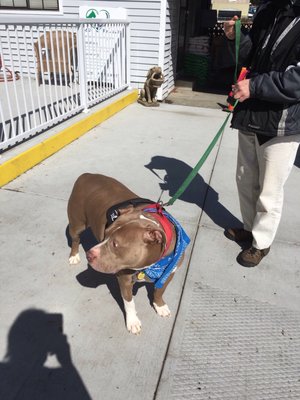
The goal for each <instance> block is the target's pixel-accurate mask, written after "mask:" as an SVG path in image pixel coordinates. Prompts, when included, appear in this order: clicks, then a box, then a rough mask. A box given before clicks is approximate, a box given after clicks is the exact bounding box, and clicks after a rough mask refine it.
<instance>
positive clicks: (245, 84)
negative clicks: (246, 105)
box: [232, 79, 250, 103]
mask: <svg viewBox="0 0 300 400" xmlns="http://www.w3.org/2000/svg"><path fill="white" fill-rule="evenodd" d="M232 92H233V97H234V98H235V99H236V100H238V101H239V102H241V103H242V102H243V101H245V100H247V99H249V97H250V79H244V80H242V81H239V82H237V83H236V84H235V85H232Z"/></svg>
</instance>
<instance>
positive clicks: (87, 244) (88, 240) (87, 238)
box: [79, 198, 153, 252]
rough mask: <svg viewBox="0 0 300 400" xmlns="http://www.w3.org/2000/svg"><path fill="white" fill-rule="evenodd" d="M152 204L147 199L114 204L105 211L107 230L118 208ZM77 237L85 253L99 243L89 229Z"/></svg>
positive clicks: (118, 214)
mask: <svg viewBox="0 0 300 400" xmlns="http://www.w3.org/2000/svg"><path fill="white" fill-rule="evenodd" d="M152 203H153V201H151V200H149V199H141V198H137V199H131V200H126V201H123V202H122V203H119V204H115V205H114V206H112V207H110V208H109V209H108V210H107V211H106V220H107V222H106V228H108V227H109V226H110V225H111V224H112V223H113V222H114V221H115V220H116V219H117V218H118V217H119V216H120V212H119V209H120V208H126V207H128V206H130V205H132V206H133V207H136V206H138V205H139V204H152ZM79 236H80V243H81V245H82V247H83V249H84V251H85V252H87V251H88V250H90V249H91V248H92V247H94V246H96V245H97V244H99V243H100V242H99V241H98V240H97V239H96V237H95V235H94V234H93V231H92V229H91V228H90V227H89V228H87V229H85V230H84V231H82V232H81V233H80V235H79Z"/></svg>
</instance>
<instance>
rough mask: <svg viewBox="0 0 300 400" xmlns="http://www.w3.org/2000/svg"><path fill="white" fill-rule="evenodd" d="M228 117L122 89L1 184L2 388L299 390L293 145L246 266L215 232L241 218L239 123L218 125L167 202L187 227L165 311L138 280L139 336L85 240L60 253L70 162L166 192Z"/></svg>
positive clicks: (25, 397)
mask: <svg viewBox="0 0 300 400" xmlns="http://www.w3.org/2000/svg"><path fill="white" fill-rule="evenodd" d="M224 100H225V99H224ZM102 106H103V107H105V104H103V105H102ZM225 117H226V113H224V112H222V111H221V109H218V108H217V107H216V108H204V107H193V106H185V105H178V104H174V103H173V104H167V103H162V104H160V106H159V107H143V106H142V105H140V104H138V103H132V104H131V105H129V106H127V107H126V108H125V109H123V110H121V111H120V112H118V113H117V114H115V115H114V116H112V117H111V118H109V119H107V120H105V121H104V122H102V123H101V124H100V125H98V126H96V127H94V128H93V129H91V130H90V131H89V132H87V133H86V134H85V135H84V136H82V137H80V138H79V139H78V140H75V141H74V142H72V143H71V144H69V145H68V146H66V147H64V148H63V149H62V150H60V151H58V152H57V153H55V154H54V155H52V156H51V157H50V158H47V159H45V160H43V161H42V162H41V163H40V164H39V165H37V166H35V167H34V168H32V169H30V170H29V171H27V172H25V173H23V174H22V175H21V176H19V177H18V178H16V179H15V180H13V181H12V182H10V183H8V184H7V185H5V186H3V187H2V188H1V189H0V207H1V212H0V243H1V257H0V268H1V283H0V304H1V307H0V319H1V324H0V357H1V363H0V371H1V372H0V398H1V399H3V400H4V399H5V400H12V399H14V400H35V399H38V400H40V399H43V400H47V399H51V400H52V399H55V400H56V399H64V400H69V399H72V400H76V399H78V400H87V399H92V400H102V399H107V400H123V399H126V400H127V399H130V400H140V399H141V398H143V399H144V400H154V399H156V400H173V399H178V400H179V399H180V400H182V399H199V400H202V399H203V400H208V399H211V400H227V399H228V400H267V399H270V400H276V399H278V400H283V399H295V400H296V399H298V400H299V398H300V279H299V278H300V262H299V255H300V254H299V248H300V238H299V226H300V213H299V198H300V185H299V181H300V159H299V158H297V159H296V161H295V166H294V168H293V170H292V173H291V176H290V178H289V180H288V182H287V184H286V191H285V204H284V209H283V215H282V221H281V223H280V226H279V229H278V233H277V236H276V240H275V242H274V244H273V245H272V248H271V251H270V253H269V255H268V256H267V257H266V258H264V259H263V261H262V262H261V264H260V265H259V266H258V267H257V268H251V269H247V268H243V267H242V266H240V265H239V264H238V263H237V262H236V257H237V255H238V253H239V252H240V251H241V248H240V246H239V245H237V244H236V243H234V242H232V241H229V240H228V239H226V237H225V236H224V233H223V232H224V227H226V226H232V225H234V226H235V225H237V224H241V221H240V220H241V217H240V211H239V205H238V198H237V191H236V186H235V164H236V153H237V132H236V131H235V130H232V129H231V128H230V127H229V126H227V127H226V129H225V132H224V134H223V135H222V137H221V139H220V141H219V142H218V143H217V145H216V146H215V147H214V149H213V151H212V153H211V154H210V156H209V158H208V159H207V161H206V162H205V164H204V165H203V167H202V168H201V170H200V171H199V173H198V175H197V176H196V177H195V179H194V180H193V182H192V183H191V185H190V186H189V188H188V189H187V190H186V192H185V193H184V194H183V195H182V196H181V198H180V199H179V200H177V201H176V202H175V203H174V205H172V206H170V207H168V209H167V210H168V211H169V212H171V213H172V215H173V216H174V217H175V218H177V219H178V220H179V221H180V222H181V224H182V225H183V227H184V228H185V230H186V231H187V233H188V234H189V236H190V237H191V244H190V246H189V248H188V251H187V253H186V257H185V260H184V263H183V265H182V267H181V268H180V269H179V270H178V271H177V272H176V275H175V278H174V279H173V281H172V283H171V284H170V286H169V287H168V288H167V291H166V293H165V300H166V301H167V303H168V305H169V307H170V309H171V312H172V315H171V317H170V318H166V319H164V318H161V317H159V316H158V315H157V314H156V313H155V311H154V309H153V308H152V307H151V304H150V302H151V286H150V285H144V284H141V285H139V286H137V287H135V291H134V294H135V302H136V308H137V311H138V315H139V318H140V319H141V321H142V333H141V334H140V335H138V336H135V335H132V334H130V333H128V332H127V331H126V327H125V321H124V313H123V306H122V301H121V298H120V293H119V289H118V285H117V282H116V279H115V277H114V276H110V275H104V274H100V273H97V272H95V271H93V270H91V268H89V267H88V265H87V262H86V261H85V257H84V253H83V251H82V250H81V256H82V257H81V258H82V262H81V264H80V265H78V266H70V265H69V264H68V256H69V248H68V244H67V240H66V237H65V228H66V226H67V213H66V208H67V201H68V197H69V195H70V192H71V189H72V186H73V183H74V181H75V180H76V178H77V177H78V176H79V175H80V174H82V173H83V172H93V173H101V174H105V175H109V176H112V177H114V178H116V179H118V180H120V181H121V182H122V183H124V184H125V185H127V186H128V187H129V188H130V189H131V190H133V191H134V192H135V193H137V194H139V195H140V196H141V197H145V198H151V199H153V200H157V199H158V198H159V197H160V196H161V195H162V199H163V201H167V200H169V198H170V196H172V195H173V194H174V193H175V191H176V189H177V188H178V187H179V185H180V183H181V182H182V181H183V180H184V178H185V177H186V176H187V174H188V173H189V172H190V171H191V169H192V168H193V167H194V165H196V163H197V162H198V160H199V158H200V157H201V155H202V154H203V153H204V151H205V150H206V148H207V146H208V145H209V143H210V142H211V140H212V139H213V137H214V136H215V134H216V132H217V131H218V129H219V127H220V126H221V124H222V123H223V121H224V119H225ZM68 123H69V124H70V122H68ZM56 129H57V128H56ZM26 146H28V143H27V144H26ZM19 151H22V146H20V150H19ZM5 158H9V153H6V154H5ZM149 164H150V165H151V168H149ZM146 166H148V167H146Z"/></svg>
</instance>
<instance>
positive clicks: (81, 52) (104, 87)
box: [0, 16, 130, 152]
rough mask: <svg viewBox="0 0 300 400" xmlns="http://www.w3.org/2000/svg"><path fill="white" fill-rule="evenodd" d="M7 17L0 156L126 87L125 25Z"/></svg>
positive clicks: (2, 38) (1, 48) (2, 24)
mask: <svg viewBox="0 0 300 400" xmlns="http://www.w3.org/2000/svg"><path fill="white" fill-rule="evenodd" d="M8 18H9V17H8V16H6V17H5V21H4V17H3V16H2V17H0V152H1V151H3V150H5V149H7V148H9V147H10V146H13V145H15V144H16V143H19V142H21V141H23V140H24V139H27V138H29V137H31V136H34V135H36V134H38V133H40V132H42V131H45V130H47V129H48V128H49V127H50V126H53V125H54V124H56V123H58V122H61V121H63V120H65V119H67V118H69V117H71V116H73V115H74V114H76V113H78V112H81V111H84V112H86V111H87V110H88V108H89V107H91V106H93V105H95V104H97V103H99V102H101V101H103V100H105V99H107V98H108V97H111V96H113V95H114V94H116V93H118V92H120V91H122V90H124V89H126V88H127V87H128V86H129V81H130V78H129V59H130V57H129V23H128V22H124V21H112V20H101V21H97V22H95V21H93V22H91V23H88V22H87V21H86V20H85V21H79V20H78V21H77V20H76V21H74V19H72V20H71V19H66V18H64V19H60V20H59V22H53V20H50V19H47V20H46V19H43V21H42V22H40V21H39V22H35V21H34V22H33V21H23V22H21V23H20V22H16V21H14V20H12V19H11V20H8ZM24 19H25V18H24Z"/></svg>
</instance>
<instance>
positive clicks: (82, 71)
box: [78, 24, 89, 113]
mask: <svg viewBox="0 0 300 400" xmlns="http://www.w3.org/2000/svg"><path fill="white" fill-rule="evenodd" d="M84 25H85V24H80V25H79V29H78V67H79V85H80V100H81V105H82V106H83V110H82V112H84V113H88V112H89V109H88V93H87V86H88V85H87V79H86V63H85V59H84V58H85V57H84V55H85V38H84Z"/></svg>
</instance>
